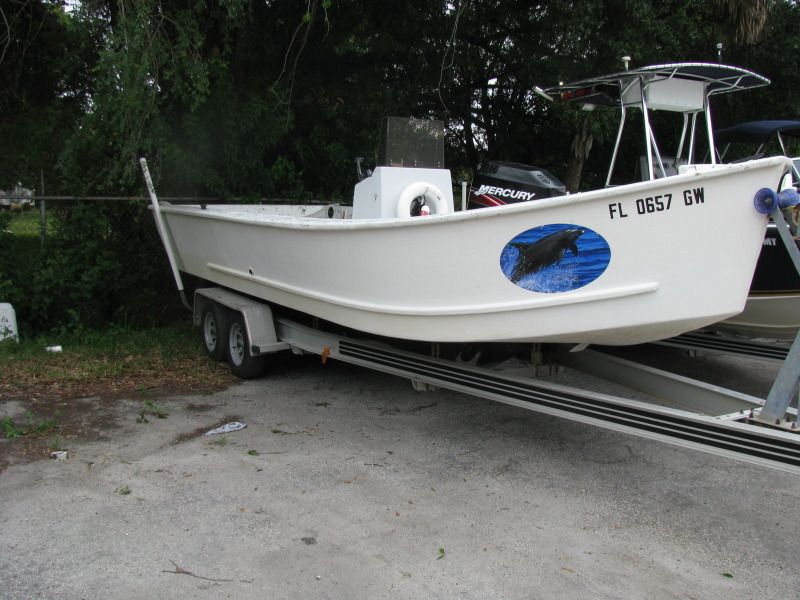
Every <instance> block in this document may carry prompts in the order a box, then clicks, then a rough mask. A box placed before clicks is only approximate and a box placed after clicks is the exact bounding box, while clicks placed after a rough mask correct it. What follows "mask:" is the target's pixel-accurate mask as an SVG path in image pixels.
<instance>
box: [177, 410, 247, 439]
mask: <svg viewBox="0 0 800 600" xmlns="http://www.w3.org/2000/svg"><path fill="white" fill-rule="evenodd" d="M241 420H242V418H241V417H239V416H236V415H229V416H227V417H222V418H221V419H217V420H216V421H215V422H214V423H209V424H208V425H203V426H202V427H198V428H197V429H195V430H193V431H189V432H187V433H182V434H180V435H179V436H178V437H176V438H175V439H174V440H172V445H173V446H177V445H178V444H182V443H183V442H188V441H189V440H193V439H195V438H198V437H200V436H201V435H205V433H206V432H207V431H210V430H212V429H216V428H217V427H221V426H222V425H224V424H225V423H230V422H231V421H241Z"/></svg>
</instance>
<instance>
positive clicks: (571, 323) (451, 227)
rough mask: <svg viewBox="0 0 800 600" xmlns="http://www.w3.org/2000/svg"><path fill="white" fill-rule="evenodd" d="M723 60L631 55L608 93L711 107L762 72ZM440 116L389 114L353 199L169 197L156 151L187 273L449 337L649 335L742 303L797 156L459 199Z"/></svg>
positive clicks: (394, 329)
mask: <svg viewBox="0 0 800 600" xmlns="http://www.w3.org/2000/svg"><path fill="white" fill-rule="evenodd" d="M673 67H674V68H673ZM684 67H685V68H684ZM710 67H713V69H714V71H713V76H708V73H707V72H708V70H709V69H708V68H707V66H703V67H702V69H701V70H702V73H703V76H702V77H698V76H697V74H696V70H697V69H696V66H695V65H688V66H686V65H684V66H681V65H673V66H671V67H670V69H671V71H670V72H669V74H668V75H664V74H663V69H660V68H659V69H655V68H649V69H651V70H648V69H639V70H636V71H626V72H623V73H620V74H617V75H615V76H609V77H608V78H603V79H602V81H601V84H602V85H603V86H604V88H605V89H604V90H603V94H608V93H612V94H613V93H615V92H613V89H612V88H614V87H615V86H616V90H617V91H616V93H617V94H618V101H619V98H622V99H623V103H622V105H623V107H626V105H627V100H625V99H626V98H629V96H630V94H631V90H633V89H635V90H636V92H637V94H638V95H639V96H640V102H639V106H641V105H642V102H643V101H645V100H649V102H650V103H651V104H654V103H656V101H657V100H658V101H660V102H661V103H662V104H664V103H666V102H667V100H668V97H669V96H676V97H677V99H678V101H680V102H684V103H686V102H690V103H691V109H692V110H695V111H696V112H697V113H702V112H703V111H704V110H707V108H708V106H707V105H708V97H709V96H710V95H712V94H715V93H720V92H722V91H731V90H733V89H742V88H746V87H752V85H754V84H755V83H759V82H760V79H759V78H758V76H757V75H754V74H751V73H749V72H747V71H743V70H741V69H736V68H734V67H721V66H719V65H710ZM732 74H733V75H735V80H731V79H730V77H731V76H732ZM593 81H594V80H593ZM570 89H581V88H570ZM659 99H660V100H659ZM631 103H632V104H635V103H636V99H635V98H634V99H633V100H632V102H631ZM643 112H644V113H645V114H646V113H647V111H646V110H645V111H643ZM435 123H436V122H420V121H417V120H413V119H412V120H404V121H395V122H394V124H393V125H392V128H397V127H398V126H400V125H402V126H403V127H401V129H403V132H402V136H400V137H401V138H402V142H401V143H399V144H397V145H394V143H393V136H392V131H390V132H389V135H387V137H386V140H385V142H386V143H385V144H384V145H383V148H384V152H383V154H384V157H383V158H384V160H383V161H382V162H381V163H380V166H378V167H376V168H375V170H374V172H372V173H371V174H370V175H369V176H368V177H366V178H365V179H364V180H363V181H361V182H359V183H358V184H357V185H356V187H355V192H354V196H353V206H352V208H350V207H349V206H340V205H337V204H331V205H324V206H319V205H306V206H261V205H237V206H230V205H227V206H226V205H217V206H213V205H208V206H178V205H171V204H168V203H165V202H161V203H159V202H158V201H157V200H156V197H155V192H154V190H153V188H152V184H151V183H150V182H149V176H148V175H147V173H146V163H143V167H144V168H145V175H146V177H145V178H146V180H147V181H148V187H149V191H150V193H151V198H152V200H153V207H154V212H155V216H156V221H157V223H158V225H159V231H160V234H161V236H162V241H163V242H164V245H165V247H166V249H167V252H168V254H169V255H170V258H171V263H172V266H173V270H174V272H175V275H176V280H177V281H178V285H179V288H181V289H182V283H181V282H180V273H181V272H185V273H189V274H191V275H193V276H195V277H199V278H201V279H202V280H205V281H208V282H212V283H213V284H215V285H218V286H222V287H225V288H229V289H231V290H234V291H237V292H241V293H244V294H248V295H250V296H253V297H256V298H259V299H263V300H265V301H267V302H269V303H271V304H272V305H273V306H274V307H275V310H276V311H277V312H279V311H280V307H286V308H289V309H291V310H293V311H300V312H302V313H306V314H308V315H311V316H313V317H317V318H320V319H324V320H326V321H330V322H333V323H336V324H338V325H341V326H344V327H347V328H351V329H354V330H358V331H362V332H367V333H370V334H373V335H379V336H387V337H391V338H400V339H409V340H421V341H433V342H565V343H575V344H590V343H596V344H607V345H623V344H636V343H641V342H646V341H652V340H657V339H662V338H665V337H670V336H673V335H677V334H679V333H682V332H685V331H689V330H693V329H697V328H700V327H703V326H705V325H708V324H709V323H713V322H716V321H719V320H722V319H725V318H727V317H730V316H732V315H734V314H736V313H738V312H740V311H741V310H742V307H743V306H744V303H745V300H746V298H747V293H748V289H749V285H750V280H751V277H752V274H753V269H754V267H755V263H756V259H757V258H758V254H759V250H760V248H761V241H762V239H763V237H764V230H765V227H766V224H767V217H766V215H764V214H761V213H759V212H757V211H756V209H755V208H754V198H755V197H756V196H759V197H760V198H761V197H764V194H765V193H764V192H763V191H761V192H760V190H762V188H765V187H767V186H769V184H770V183H773V185H774V182H777V181H778V180H779V179H780V178H781V176H782V175H783V174H784V173H785V172H786V171H787V170H788V168H789V165H788V159H786V158H783V157H775V158H767V159H761V160H754V161H749V162H745V163H740V164H734V165H712V166H711V167H710V168H699V167H698V168H695V169H689V170H687V171H686V172H684V173H682V174H679V175H676V176H673V177H666V178H660V179H659V178H653V179H652V180H649V181H646V182H640V183H634V184H630V185H623V186H618V187H614V188H606V189H601V190H596V191H589V192H582V193H575V194H567V195H563V196H560V197H552V198H546V199H539V200H536V199H534V200H531V201H526V202H520V203H516V204H510V205H506V206H498V207H494V208H486V209H482V210H473V211H458V212H456V211H455V210H454V202H453V193H452V186H453V182H452V180H451V176H450V173H449V171H448V170H446V169H443V168H441V166H442V162H443V151H442V133H443V131H442V128H441V126H435V125H432V124H435ZM708 135H709V137H711V135H712V133H711V129H710V128H709V129H708ZM648 137H649V139H652V136H648ZM394 139H396V136H395V138H394ZM653 143H654V142H653ZM711 143H712V147H713V140H712V141H711ZM649 167H650V170H651V171H652V170H653V164H652V161H651V163H650V165H649ZM770 194H772V196H771V197H770V198H772V197H774V193H772V192H769V193H767V196H770ZM426 212H430V214H429V215H425V213H426ZM418 213H421V216H412V215H414V214H418ZM711 223H714V224H719V223H724V227H709V224H711Z"/></svg>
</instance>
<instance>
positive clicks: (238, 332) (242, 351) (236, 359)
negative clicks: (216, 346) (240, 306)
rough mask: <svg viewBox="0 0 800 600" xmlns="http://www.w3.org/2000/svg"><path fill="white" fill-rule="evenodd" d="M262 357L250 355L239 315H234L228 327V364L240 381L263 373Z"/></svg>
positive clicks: (263, 361) (242, 320) (248, 341)
mask: <svg viewBox="0 0 800 600" xmlns="http://www.w3.org/2000/svg"><path fill="white" fill-rule="evenodd" d="M264 363H265V357H264V356H253V355H252V354H251V353H250V340H249V339H248V337H247V330H246V329H245V326H244V319H243V318H242V315H241V313H238V312H237V313H234V315H233V316H232V317H231V319H230V324H229V326H228V364H229V365H230V367H231V373H233V374H234V375H235V376H236V377H239V378H240V379H253V378H255V377H258V376H259V375H261V373H262V372H263V371H264Z"/></svg>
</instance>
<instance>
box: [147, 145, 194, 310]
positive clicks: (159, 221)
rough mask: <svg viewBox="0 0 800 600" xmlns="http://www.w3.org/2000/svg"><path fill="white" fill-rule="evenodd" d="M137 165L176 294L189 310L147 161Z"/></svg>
mask: <svg viewBox="0 0 800 600" xmlns="http://www.w3.org/2000/svg"><path fill="white" fill-rule="evenodd" d="M139 164H140V165H141V167H142V173H143V174H144V182H145V183H146V184H147V192H148V193H149V194H150V204H151V205H152V206H153V216H154V217H155V219H156V229H158V235H159V236H160V237H161V243H162V244H163V245H164V249H165V250H166V251H167V259H168V260H169V266H170V267H171V268H172V276H173V277H174V278H175V284H176V285H177V286H178V292H179V293H180V295H181V300H182V301H183V304H184V306H186V308H188V309H189V310H191V309H192V307H191V306H190V305H189V302H188V301H187V300H186V294H185V293H184V291H183V289H184V288H183V280H182V279H181V274H180V270H179V269H178V262H177V261H176V260H175V253H174V252H173V251H172V240H171V239H170V237H169V233H168V232H167V226H166V224H165V223H164V217H162V216H161V207H160V206H159V204H158V198H157V197H156V189H155V187H153V180H152V179H151V178H150V170H149V169H148V168H147V160H145V159H144V158H140V159H139Z"/></svg>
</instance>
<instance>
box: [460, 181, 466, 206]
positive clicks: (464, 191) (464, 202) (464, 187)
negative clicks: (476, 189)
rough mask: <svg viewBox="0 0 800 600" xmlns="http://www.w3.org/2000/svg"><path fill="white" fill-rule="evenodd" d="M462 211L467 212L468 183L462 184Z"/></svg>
mask: <svg viewBox="0 0 800 600" xmlns="http://www.w3.org/2000/svg"><path fill="white" fill-rule="evenodd" d="M461 210H467V182H466V181H462V182H461Z"/></svg>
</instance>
